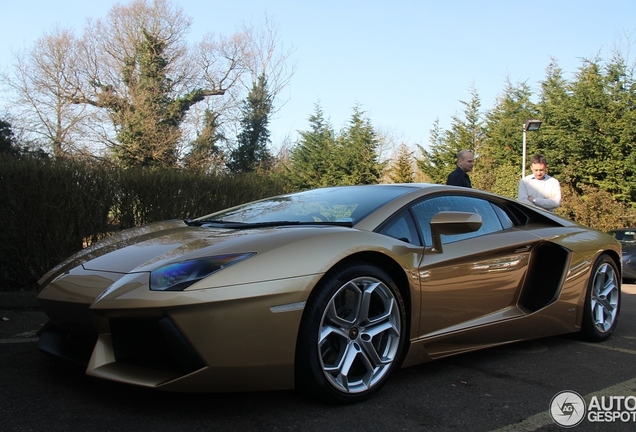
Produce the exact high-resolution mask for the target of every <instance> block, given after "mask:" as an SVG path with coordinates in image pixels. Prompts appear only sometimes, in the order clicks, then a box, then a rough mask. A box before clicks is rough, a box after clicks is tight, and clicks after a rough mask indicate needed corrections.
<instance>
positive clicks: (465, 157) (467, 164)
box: [457, 150, 475, 172]
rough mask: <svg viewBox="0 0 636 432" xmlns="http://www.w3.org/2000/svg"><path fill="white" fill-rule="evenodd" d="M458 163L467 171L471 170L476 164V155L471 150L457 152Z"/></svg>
mask: <svg viewBox="0 0 636 432" xmlns="http://www.w3.org/2000/svg"><path fill="white" fill-rule="evenodd" d="M457 165H459V167H460V168H461V169H463V170H464V171H465V172H471V171H472V170H473V166H474V165H475V157H474V156H473V152H471V151H470V150H462V151H460V152H459V153H457Z"/></svg>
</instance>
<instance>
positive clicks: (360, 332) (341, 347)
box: [295, 262, 408, 403]
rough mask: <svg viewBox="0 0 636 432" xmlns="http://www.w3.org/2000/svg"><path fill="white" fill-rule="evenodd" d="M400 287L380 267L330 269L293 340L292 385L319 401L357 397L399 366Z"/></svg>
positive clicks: (402, 329)
mask: <svg viewBox="0 0 636 432" xmlns="http://www.w3.org/2000/svg"><path fill="white" fill-rule="evenodd" d="M406 322H407V321H406V311H405V307H404V302H403V300H402V296H401V295H400V291H399V290H398V289H397V286H396V284H395V282H394V281H393V279H392V278H391V277H390V276H389V275H388V274H387V273H386V272H385V271H383V270H381V269H379V268H377V267H375V266H372V265H369V264H366V263H363V262H352V263H348V264H345V265H341V266H339V267H336V268H334V269H333V270H332V271H331V272H330V274H329V275H327V276H326V277H325V278H324V279H323V280H322V281H321V282H320V283H319V284H318V285H317V286H316V288H315V289H314V291H313V292H312V294H311V296H310V298H309V299H308V301H307V305H306V307H305V311H304V313H303V318H302V321H301V325H300V330H299V333H298V343H297V345H296V347H297V349H296V369H295V374H296V387H297V389H298V390H300V391H301V392H303V393H305V394H307V395H309V396H311V397H315V398H318V399H321V400H323V401H327V402H336V403H353V402H358V401H361V400H363V399H366V398H367V397H369V396H371V395H372V394H374V393H375V392H377V391H378V390H379V389H380V388H381V387H382V386H383V385H384V384H385V383H386V381H387V379H388V377H389V376H390V375H391V373H392V372H393V371H394V370H395V369H397V368H399V367H400V364H401V361H402V354H403V352H404V344H405V341H406V340H407V339H408V336H407V334H408V330H407V325H406Z"/></svg>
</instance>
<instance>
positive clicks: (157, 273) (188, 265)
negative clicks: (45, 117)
mask: <svg viewBox="0 0 636 432" xmlns="http://www.w3.org/2000/svg"><path fill="white" fill-rule="evenodd" d="M254 254H255V252H249V253H240V254H227V255H218V256H213V257H207V258H200V259H195V260H190V261H183V262H178V263H173V264H168V265H165V266H163V267H159V268H158V269H156V270H153V271H152V272H151V273H150V289H151V290H152V291H183V290H184V289H186V288H187V287H189V286H190V285H192V284H193V283H195V282H197V281H199V280H201V279H203V278H204V277H207V276H209V275H211V274H212V273H214V272H217V271H219V270H221V269H223V268H225V267H227V266H229V265H232V264H235V263H237V262H239V261H242V260H244V259H246V258H249V257H251V256H252V255H254Z"/></svg>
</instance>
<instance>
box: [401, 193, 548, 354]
mask: <svg viewBox="0 0 636 432" xmlns="http://www.w3.org/2000/svg"><path fill="white" fill-rule="evenodd" d="M411 211H412V214H413V217H414V219H415V221H416V225H417V226H418V228H419V229H420V230H421V232H422V237H423V239H424V243H425V246H426V248H425V253H424V258H423V261H422V263H421V265H420V267H419V276H420V286H421V297H420V298H421V315H420V316H421V318H420V334H419V337H420V338H423V339H424V338H429V339H430V343H429V344H428V346H427V350H428V351H429V353H430V354H434V353H435V352H439V353H442V352H450V351H453V350H463V349H467V347H468V346H470V345H472V344H475V345H481V344H489V343H495V342H496V340H497V336H496V331H495V332H494V333H495V336H494V337H493V336H492V334H491V333H493V332H483V333H482V332H475V331H471V332H470V337H469V338H466V340H464V338H463V337H462V332H463V331H464V330H468V329H471V330H472V329H477V328H484V327H487V326H491V327H492V325H494V324H496V323H500V322H504V321H505V320H507V319H509V318H511V317H514V316H518V315H522V314H523V312H521V311H520V310H519V309H518V308H517V301H518V298H519V292H520V290H521V287H522V285H523V279H524V277H525V275H526V272H527V268H528V264H529V261H530V252H531V250H532V247H533V244H534V243H536V242H537V241H539V238H538V237H537V236H534V235H532V234H530V233H528V232H527V231H522V230H518V229H516V228H515V227H514V225H513V223H512V221H511V220H510V219H509V218H507V216H506V214H505V212H504V211H503V210H502V209H501V208H499V207H498V206H497V205H496V204H495V203H491V202H489V201H488V200H485V199H481V198H476V197H469V196H461V195H455V196H438V197H434V198H430V199H426V200H423V201H421V202H419V203H417V204H416V205H414V206H413V207H412V209H411ZM448 211H453V212H468V213H476V214H478V215H479V216H480V217H481V219H482V225H481V228H479V229H478V230H476V231H473V232H468V233H462V234H454V235H442V248H441V249H442V250H441V251H440V250H436V249H434V248H432V247H431V246H432V243H433V239H432V237H433V235H432V233H431V226H430V222H431V219H432V218H433V216H434V215H435V214H438V213H439V212H448ZM448 334H454V335H455V337H453V338H451V339H450V342H449V340H448V338H444V335H448ZM509 337H510V335H506V336H505V338H509ZM441 339H446V341H445V342H444V343H443V344H442V343H436V341H437V340H441ZM502 340H503V336H502Z"/></svg>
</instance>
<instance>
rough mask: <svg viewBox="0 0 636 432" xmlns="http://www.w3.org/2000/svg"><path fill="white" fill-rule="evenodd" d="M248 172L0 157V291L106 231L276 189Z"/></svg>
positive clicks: (188, 214) (18, 285)
mask: <svg viewBox="0 0 636 432" xmlns="http://www.w3.org/2000/svg"><path fill="white" fill-rule="evenodd" d="M284 191H285V184H284V183H283V182H282V181H281V180H278V179H276V178H273V177H263V176H259V175H256V174H252V175H237V176H216V175H215V176H212V175H207V174H204V173H201V172H195V171H187V170H182V169H173V170H166V169H162V170H159V169H148V170H139V169H135V170H122V169H115V168H112V167H109V166H106V165H103V164H96V163H90V162H77V161H64V160H49V159H37V158H30V157H12V156H6V155H3V156H2V157H0V203H2V204H1V206H0V223H1V224H2V227H3V228H2V229H1V230H0V290H4V291H6V290H15V289H22V288H25V287H30V288H34V287H35V282H36V281H37V279H38V278H39V277H40V276H41V275H42V274H44V273H45V272H46V271H47V270H48V269H50V268H51V267H53V266H54V265H56V264H57V263H59V262H60V261H62V260H63V259H65V258H67V257H68V256H69V255H71V254H73V253H75V252H76V251H78V250H80V249H81V248H83V247H85V246H86V244H88V243H91V242H94V241H96V240H98V239H100V238H103V237H105V236H107V235H109V234H110V233H111V232H113V231H118V230H121V229H126V228H131V227H133V226H138V225H143V224H146V223H150V222H155V221H159V220H168V219H175V218H193V217H196V216H202V215H205V214H208V213H211V212H213V211H216V210H220V209H223V208H226V207H230V206H233V205H238V204H241V203H244V202H248V201H252V200H256V199H259V198H264V197H266V196H271V195H276V194H280V193H283V192H284Z"/></svg>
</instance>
